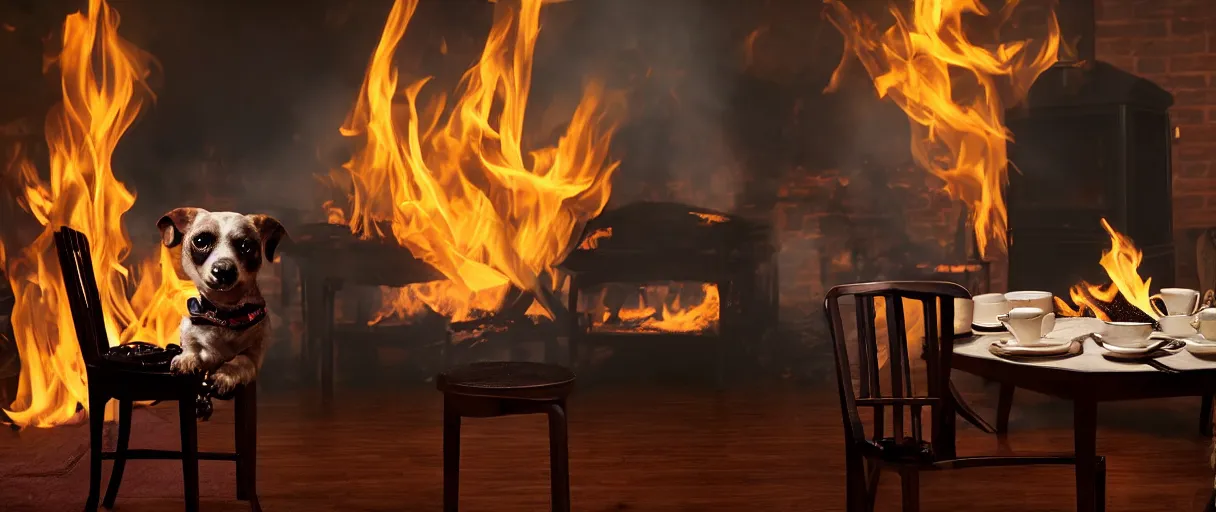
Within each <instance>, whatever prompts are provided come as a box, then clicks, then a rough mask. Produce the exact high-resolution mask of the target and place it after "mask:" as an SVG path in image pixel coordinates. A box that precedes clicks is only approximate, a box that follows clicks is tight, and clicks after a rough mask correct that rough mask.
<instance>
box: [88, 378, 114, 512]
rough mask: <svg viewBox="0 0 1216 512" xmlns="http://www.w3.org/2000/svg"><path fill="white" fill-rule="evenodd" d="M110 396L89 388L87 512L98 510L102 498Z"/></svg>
mask: <svg viewBox="0 0 1216 512" xmlns="http://www.w3.org/2000/svg"><path fill="white" fill-rule="evenodd" d="M109 401H110V398H109V397H107V396H104V395H102V394H101V392H100V391H97V390H96V389H92V390H89V499H88V501H86V502H85V505H84V509H85V512H91V511H95V510H97V502H98V501H99V500H100V499H101V448H102V445H103V444H104V443H105V440H104V438H103V436H102V430H103V429H104V428H105V422H106V404H107V403H109Z"/></svg>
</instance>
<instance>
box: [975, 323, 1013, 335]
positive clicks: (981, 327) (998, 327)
mask: <svg viewBox="0 0 1216 512" xmlns="http://www.w3.org/2000/svg"><path fill="white" fill-rule="evenodd" d="M971 330H973V331H975V332H984V333H997V332H1005V325H1004V324H1002V323H1000V322H992V323H989V322H972V323H971Z"/></svg>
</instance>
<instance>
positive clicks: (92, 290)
mask: <svg viewBox="0 0 1216 512" xmlns="http://www.w3.org/2000/svg"><path fill="white" fill-rule="evenodd" d="M55 249H56V252H57V253H58V255H59V268H60V272H61V273H62V275H63V286H64V289H65V290H66V291H67V298H68V306H69V307H70V308H71V311H72V324H73V325H74V326H75V327H76V341H77V343H78V344H79V345H80V353H81V355H82V356H83V357H84V362H85V364H86V365H89V366H101V365H103V364H104V362H105V361H104V360H103V359H102V357H101V355H102V354H104V353H105V352H106V350H108V349H109V348H110V342H109V338H108V337H107V335H106V324H105V317H104V315H103V312H102V305H101V294H100V293H99V292H98V290H97V278H96V277H95V276H94V273H93V257H92V255H91V254H90V252H89V240H88V238H86V237H85V236H84V234H83V233H81V232H79V231H76V230H74V229H71V228H68V227H63V228H60V229H59V231H57V232H55Z"/></svg>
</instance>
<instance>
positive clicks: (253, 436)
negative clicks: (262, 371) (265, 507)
mask: <svg viewBox="0 0 1216 512" xmlns="http://www.w3.org/2000/svg"><path fill="white" fill-rule="evenodd" d="M235 405H236V452H237V461H236V499H238V500H243V501H248V502H250V503H249V505H250V509H251V510H255V511H256V510H260V509H261V506H260V505H259V504H258V491H257V489H258V487H257V482H258V478H257V472H258V388H257V383H253V384H248V385H246V386H245V387H244V388H242V389H241V391H240V393H238V394H237V396H236V404H235Z"/></svg>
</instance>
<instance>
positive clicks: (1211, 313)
mask: <svg viewBox="0 0 1216 512" xmlns="http://www.w3.org/2000/svg"><path fill="white" fill-rule="evenodd" d="M1195 316H1196V317H1198V320H1196V321H1195V324H1194V326H1195V328H1196V329H1199V335H1200V336H1203V337H1204V338H1205V339H1208V340H1213V341H1216V308H1203V309H1201V310H1199V314H1198V315H1195Z"/></svg>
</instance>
